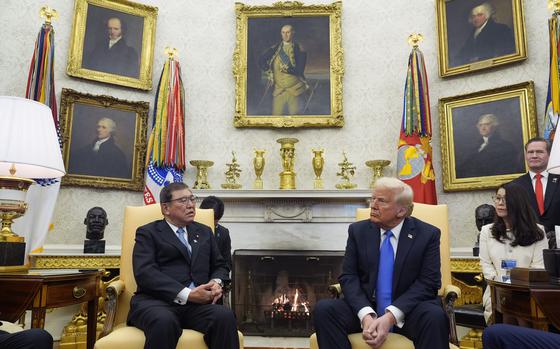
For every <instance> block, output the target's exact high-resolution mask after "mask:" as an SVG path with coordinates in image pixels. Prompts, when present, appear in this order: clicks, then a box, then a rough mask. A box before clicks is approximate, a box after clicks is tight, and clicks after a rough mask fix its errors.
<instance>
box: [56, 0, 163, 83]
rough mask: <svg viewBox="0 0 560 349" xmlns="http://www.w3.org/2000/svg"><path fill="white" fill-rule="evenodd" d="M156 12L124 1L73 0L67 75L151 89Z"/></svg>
mask: <svg viewBox="0 0 560 349" xmlns="http://www.w3.org/2000/svg"><path fill="white" fill-rule="evenodd" d="M157 12H158V9H157V7H152V6H147V5H143V4H138V3H135V2H131V1H127V0H76V3H75V7H74V23H73V27H72V37H71V41H70V48H69V52H68V63H67V66H66V72H67V74H68V75H70V76H75V77H78V78H83V79H88V80H95V81H101V82H105V83H109V84H115V85H121V86H126V87H132V88H137V89H141V90H151V89H152V66H153V61H154V45H155V38H156V33H155V32H156V19H157Z"/></svg>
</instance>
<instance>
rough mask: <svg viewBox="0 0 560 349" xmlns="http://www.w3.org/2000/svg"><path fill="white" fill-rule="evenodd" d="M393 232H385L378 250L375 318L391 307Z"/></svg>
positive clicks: (393, 261) (393, 259) (393, 256)
mask: <svg viewBox="0 0 560 349" xmlns="http://www.w3.org/2000/svg"><path fill="white" fill-rule="evenodd" d="M392 236H393V232H392V231H390V230H387V231H386V232H385V240H383V243H382V244H381V248H380V249H379V270H378V272H377V287H376V288H375V300H376V303H377V309H376V312H377V316H382V315H383V314H385V308H387V306H389V305H391V301H392V288H393V266H394V264H395V253H394V252H393V245H391V237H392Z"/></svg>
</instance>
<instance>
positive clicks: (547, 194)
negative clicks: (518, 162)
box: [512, 137, 560, 236]
mask: <svg viewBox="0 0 560 349" xmlns="http://www.w3.org/2000/svg"><path fill="white" fill-rule="evenodd" d="M550 150H551V145H550V143H549V142H548V141H547V140H546V139H544V138H542V137H535V138H531V139H530V140H529V141H528V142H527V144H525V161H526V162H527V166H528V167H529V172H528V173H526V174H524V175H523V176H521V177H519V178H517V179H515V180H513V181H512V183H515V184H517V185H520V186H521V187H523V188H525V190H527V192H528V193H529V197H530V200H531V206H532V207H533V209H534V210H535V212H536V213H537V216H538V217H539V223H541V224H542V225H543V226H544V229H545V231H546V232H547V233H549V232H553V231H554V226H555V225H560V176H559V175H555V174H552V173H548V172H547V171H546V169H547V167H548V159H549V157H550ZM547 235H549V236H550V234H547ZM552 235H554V234H552Z"/></svg>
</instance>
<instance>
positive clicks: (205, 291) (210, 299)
mask: <svg viewBox="0 0 560 349" xmlns="http://www.w3.org/2000/svg"><path fill="white" fill-rule="evenodd" d="M222 293H223V291H222V287H221V286H220V285H219V284H218V283H216V282H214V281H210V282H208V283H206V284H204V285H200V286H197V287H195V288H194V289H193V290H192V291H191V293H190V294H189V301H190V302H193V303H199V304H210V303H212V304H215V303H216V302H217V301H218V299H220V298H221V297H222Z"/></svg>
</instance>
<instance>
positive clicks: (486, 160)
mask: <svg viewBox="0 0 560 349" xmlns="http://www.w3.org/2000/svg"><path fill="white" fill-rule="evenodd" d="M439 120H440V133H441V136H440V138H441V159H442V177H443V190H444V191H463V190H481V189H491V188H496V187H497V186H499V185H501V184H503V183H507V182H509V181H511V180H513V179H515V178H517V177H519V176H521V175H522V174H524V173H525V172H526V171H527V166H526V164H525V159H524V145H525V143H526V142H527V141H528V140H529V139H531V138H532V137H535V136H536V135H537V116H536V111H535V89H534V84H533V82H532V81H527V82H523V83H519V84H516V85H511V86H504V87H498V88H494V89H491V90H484V91H479V92H474V93H469V94H465V95H460V96H454V97H446V98H442V99H440V100H439Z"/></svg>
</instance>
